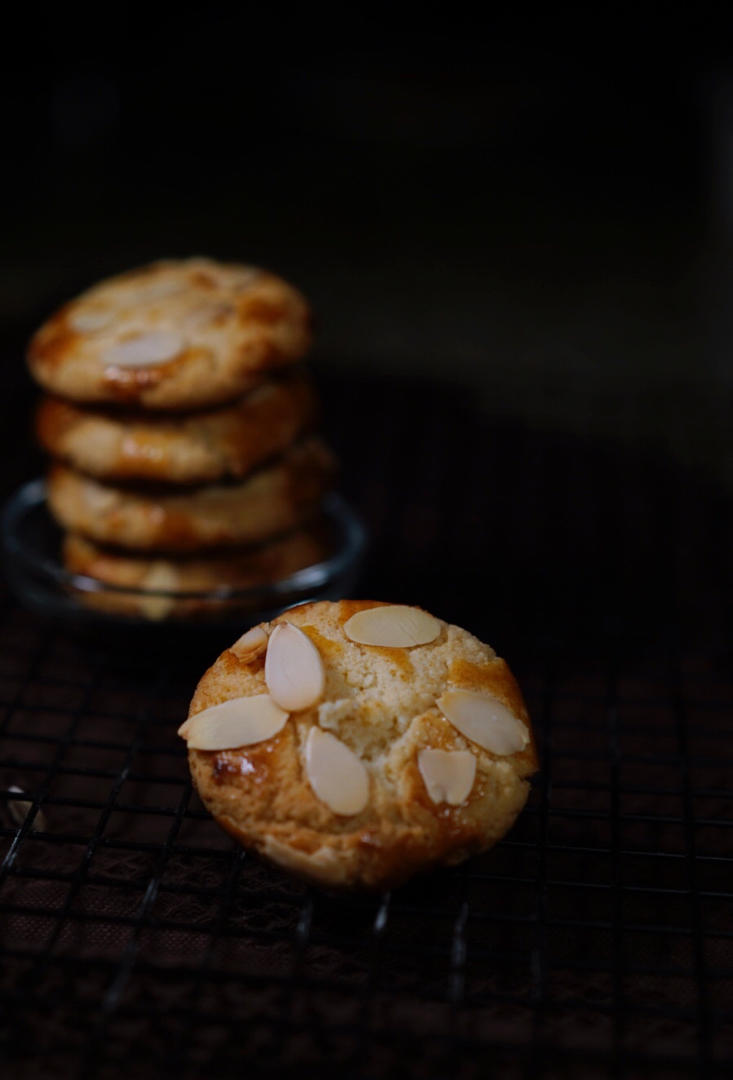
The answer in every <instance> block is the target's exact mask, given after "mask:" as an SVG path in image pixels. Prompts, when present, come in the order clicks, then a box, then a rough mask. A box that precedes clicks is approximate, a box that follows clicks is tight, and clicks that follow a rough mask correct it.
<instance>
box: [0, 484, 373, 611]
mask: <svg viewBox="0 0 733 1080" xmlns="http://www.w3.org/2000/svg"><path fill="white" fill-rule="evenodd" d="M323 511H324V516H325V521H326V527H327V530H328V541H329V542H328V546H329V549H330V552H331V553H330V555H329V556H328V558H326V559H324V560H323V561H322V562H318V563H315V564H314V565H312V566H306V567H304V568H303V569H301V570H298V571H296V573H294V574H291V575H289V576H288V577H286V578H283V579H281V580H280V581H275V582H272V583H268V584H267V585H258V586H256V587H248V588H237V587H232V586H229V585H218V586H217V587H216V588H214V589H209V590H206V591H194V592H190V591H189V592H172V591H169V590H165V589H145V590H142V589H134V588H128V587H125V586H120V585H110V584H108V583H106V582H103V581H99V580H98V579H97V578H93V577H87V576H85V575H83V574H75V573H72V572H70V571H69V570H67V569H66V568H65V567H64V566H63V564H62V562H61V555H60V552H61V538H62V533H61V530H60V529H59V527H58V525H57V524H56V522H55V521H54V520H53V518H52V517H51V515H50V513H49V511H48V508H47V506H46V488H45V482H44V481H43V480H42V479H40V478H39V479H36V480H31V481H29V482H28V483H26V484H24V485H23V486H22V487H20V488H19V489H18V490H17V491H16V492H15V493H14V494H13V495H12V496H11V498H10V499H9V500H8V501H7V502H6V504H5V506H4V508H3V512H2V518H1V519H0V539H1V540H2V549H3V556H4V563H5V573H6V578H7V581H8V585H9V586H10V588H11V589H12V591H13V592H14V593H15V595H16V596H17V597H18V599H19V600H20V601H21V603H23V604H24V605H25V606H26V607H28V608H30V609H31V610H33V611H35V612H37V613H39V614H42V615H44V616H51V617H56V618H62V619H64V620H67V621H70V622H72V623H75V624H79V625H82V626H83V625H90V624H92V625H94V624H97V625H98V624H100V623H103V624H107V625H115V626H130V625H137V626H140V625H145V626H151V625H152V626H156V625H157V626H160V625H166V626H170V625H171V624H172V623H173V624H176V625H179V626H191V625H196V626H201V625H208V626H210V625H212V624H216V625H230V624H231V625H232V626H237V627H241V626H242V624H243V621H245V620H246V621H247V622H249V623H250V624H253V623H255V622H261V621H263V620H265V619H268V618H272V616H273V615H275V614H277V612H279V611H282V610H283V608H287V607H291V606H292V605H293V604H300V603H304V602H305V601H307V600H336V599H340V598H341V597H346V596H349V595H352V594H353V589H354V586H355V584H356V580H357V577H358V573H359V569H360V565H361V560H362V556H363V554H364V550H365V547H366V534H365V531H364V527H363V525H362V523H361V521H360V520H359V518H358V516H357V515H356V514H355V513H354V511H353V510H352V509H351V507H350V506H349V505H348V504H347V503H346V502H345V500H344V499H343V498H342V497H341V496H340V495H338V494H336V493H332V494H330V495H329V496H328V497H327V498H326V499H325V500H324V504H323ZM157 601H160V602H159V603H156V602H157ZM151 602H152V603H151ZM141 608H142V610H143V611H147V612H154V613H156V614H152V615H150V614H149V615H148V616H147V617H145V616H144V615H143V614H141V613H140V611H141Z"/></svg>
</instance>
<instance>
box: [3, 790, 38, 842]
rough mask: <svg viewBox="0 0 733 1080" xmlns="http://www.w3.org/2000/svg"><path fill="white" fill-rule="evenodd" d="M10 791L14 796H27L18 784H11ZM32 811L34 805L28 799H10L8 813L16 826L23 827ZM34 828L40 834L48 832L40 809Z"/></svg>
mask: <svg viewBox="0 0 733 1080" xmlns="http://www.w3.org/2000/svg"><path fill="white" fill-rule="evenodd" d="M8 791H12V793H13V794H14V795H25V794H26V792H25V791H23V788H19V787H18V785H17V784H11V785H10V786H9V787H8ZM32 809H33V803H32V802H30V800H28V799H8V813H9V814H10V816H11V818H12V819H13V821H14V822H15V824H16V825H22V824H23V822H24V821H25V819H26V818H27V817H28V815H29V814H30V812H31V810H32ZM32 827H33V828H34V829H36V830H37V831H38V832H46V818H45V816H44V813H43V810H41V809H38V810H37V811H36V816H35V818H34V821H33V826H32Z"/></svg>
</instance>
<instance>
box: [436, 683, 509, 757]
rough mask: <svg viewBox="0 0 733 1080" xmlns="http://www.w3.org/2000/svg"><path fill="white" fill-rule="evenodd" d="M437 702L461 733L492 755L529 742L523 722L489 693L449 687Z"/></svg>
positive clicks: (503, 752) (505, 752)
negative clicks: (450, 688)
mask: <svg viewBox="0 0 733 1080" xmlns="http://www.w3.org/2000/svg"><path fill="white" fill-rule="evenodd" d="M437 705H438V708H439V709H440V711H441V712H442V713H443V715H444V716H445V717H446V719H448V720H450V722H451V724H453V727H455V728H457V729H458V731H460V733H461V735H465V736H466V738H467V739H471V741H472V742H475V743H478V745H479V746H482V747H483V748H484V750H489V751H491V753H492V754H498V755H499V756H501V757H505V756H506V755H507V754H516V753H517V751H519V750H524V748H525V746H526V745H527V743H528V742H529V732H528V731H527V728H526V725H525V724H523V723H522V721H521V720H518V719H517V717H516V716H515V715H514V713H512V712H510V710H509V709H507V707H506V705H503V704H502V703H501V701H499V700H498V698H495V697H492V696H491V694H482V693H478V692H476V691H475V690H448V691H446V693H445V694H443V695H442V696H441V697H439V698H438V701H437Z"/></svg>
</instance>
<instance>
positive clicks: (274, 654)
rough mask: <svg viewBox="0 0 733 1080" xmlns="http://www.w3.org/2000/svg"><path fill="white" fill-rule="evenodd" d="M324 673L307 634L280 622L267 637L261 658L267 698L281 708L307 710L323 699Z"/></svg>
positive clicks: (316, 651) (319, 656)
mask: <svg viewBox="0 0 733 1080" xmlns="http://www.w3.org/2000/svg"><path fill="white" fill-rule="evenodd" d="M325 681H326V673H325V671H324V670H323V661H322V660H321V654H320V653H319V651H318V649H317V648H316V647H315V645H314V644H313V642H312V641H311V639H310V638H309V637H308V635H307V634H304V633H303V631H302V630H300V629H298V627H297V626H293V624H292V623H289V622H283V623H279V624H278V626H276V627H275V629H274V630H273V631H272V633H271V634H270V640H269V642H268V645H267V657H266V658H265V682H266V683H267V689H268V690H269V691H270V697H271V698H272V700H273V701H276V702H277V704H278V705H279V706H280V707H281V708H282V709H288V710H289V711H290V712H297V711H298V710H299V709H309V708H310V707H311V705H315V704H316V702H317V701H320V699H321V697H322V696H323V687H324V684H325Z"/></svg>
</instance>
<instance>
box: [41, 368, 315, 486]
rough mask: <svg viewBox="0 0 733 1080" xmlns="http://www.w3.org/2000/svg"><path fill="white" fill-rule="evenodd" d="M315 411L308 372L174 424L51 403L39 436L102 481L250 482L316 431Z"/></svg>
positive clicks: (159, 418)
mask: <svg viewBox="0 0 733 1080" xmlns="http://www.w3.org/2000/svg"><path fill="white" fill-rule="evenodd" d="M316 412H317V405H316V396H315V393H314V391H313V388H312V386H311V384H310V381H309V379H308V377H307V375H306V373H305V372H304V371H300V370H293V371H290V372H287V373H283V375H282V376H281V377H279V378H273V379H268V381H267V382H265V383H263V384H262V385H261V386H259V387H257V389H255V390H252V391H251V392H250V393H249V394H247V395H245V396H244V397H242V398H240V399H239V400H238V401H237V402H235V403H234V404H232V405H225V406H222V407H219V408H217V409H210V410H208V411H205V412H196V413H190V414H188V415H185V416H178V417H175V418H174V417H172V416H165V415H162V416H161V415H159V414H158V415H155V414H152V415H151V414H150V413H141V412H133V413H131V412H129V411H119V410H110V409H108V410H102V409H100V408H99V407H97V408H89V407H85V406H81V405H75V404H72V403H71V402H68V401H64V400H62V399H61V398H57V397H45V398H43V399H42V401H41V403H40V406H39V408H38V411H37V413H36V435H37V437H38V440H39V442H40V443H41V445H42V446H43V447H44V449H45V450H48V451H49V453H51V454H53V455H54V456H55V457H57V458H60V459H62V460H63V461H65V462H67V463H68V464H69V465H71V466H72V467H73V468H75V469H77V470H78V471H79V472H83V473H87V474H89V475H90V476H95V477H97V478H99V479H101V480H111V481H115V480H146V481H158V482H163V483H173V484H200V483H205V482H206V481H211V480H221V479H224V478H236V479H239V478H241V477H244V476H246V475H247V473H249V472H251V471H252V469H254V468H255V467H256V466H257V465H260V464H261V463H262V462H263V461H267V459H268V458H271V457H273V456H274V455H275V454H279V453H281V452H282V451H284V450H285V449H286V448H287V447H288V446H290V444H291V443H292V442H294V441H295V440H296V439H297V438H298V437H299V436H300V435H301V434H302V433H303V432H304V431H305V430H306V429H308V428H311V427H312V426H313V424H314V421H315V416H316Z"/></svg>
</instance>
